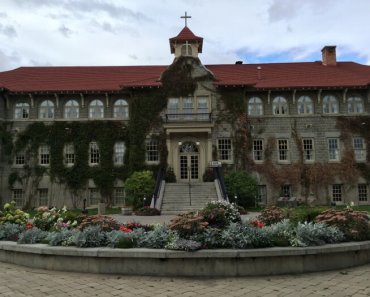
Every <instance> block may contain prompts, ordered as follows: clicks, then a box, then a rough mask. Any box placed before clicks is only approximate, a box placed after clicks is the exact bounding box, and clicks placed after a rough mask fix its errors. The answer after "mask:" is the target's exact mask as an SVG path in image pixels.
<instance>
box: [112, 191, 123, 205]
mask: <svg viewBox="0 0 370 297" xmlns="http://www.w3.org/2000/svg"><path fill="white" fill-rule="evenodd" d="M113 203H114V205H124V204H125V189H124V188H114V190H113Z"/></svg>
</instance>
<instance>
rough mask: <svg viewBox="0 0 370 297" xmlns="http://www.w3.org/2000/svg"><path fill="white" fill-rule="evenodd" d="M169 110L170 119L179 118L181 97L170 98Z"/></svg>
mask: <svg viewBox="0 0 370 297" xmlns="http://www.w3.org/2000/svg"><path fill="white" fill-rule="evenodd" d="M167 112H168V119H170V120H176V119H178V116H177V114H178V113H179V99H178V98H170V99H168V103H167Z"/></svg>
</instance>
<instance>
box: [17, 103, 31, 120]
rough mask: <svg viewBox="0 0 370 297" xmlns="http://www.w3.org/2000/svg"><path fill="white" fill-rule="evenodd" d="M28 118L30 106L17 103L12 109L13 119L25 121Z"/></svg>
mask: <svg viewBox="0 0 370 297" xmlns="http://www.w3.org/2000/svg"><path fill="white" fill-rule="evenodd" d="M29 117H30V105H29V104H28V103H27V102H18V103H16V104H15V107H14V119H16V120H27V119H29Z"/></svg>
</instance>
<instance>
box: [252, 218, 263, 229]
mask: <svg viewBox="0 0 370 297" xmlns="http://www.w3.org/2000/svg"><path fill="white" fill-rule="evenodd" d="M249 224H251V225H252V226H254V227H256V228H262V227H264V226H265V224H264V223H263V222H261V221H260V220H257V219H254V220H251V221H249Z"/></svg>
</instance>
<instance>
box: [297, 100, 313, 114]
mask: <svg viewBox="0 0 370 297" xmlns="http://www.w3.org/2000/svg"><path fill="white" fill-rule="evenodd" d="M298 113H299V114H312V113H313V104H312V100H311V98H310V97H308V96H301V97H299V98H298Z"/></svg>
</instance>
